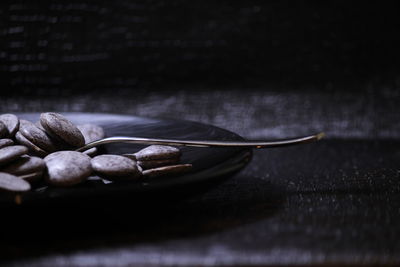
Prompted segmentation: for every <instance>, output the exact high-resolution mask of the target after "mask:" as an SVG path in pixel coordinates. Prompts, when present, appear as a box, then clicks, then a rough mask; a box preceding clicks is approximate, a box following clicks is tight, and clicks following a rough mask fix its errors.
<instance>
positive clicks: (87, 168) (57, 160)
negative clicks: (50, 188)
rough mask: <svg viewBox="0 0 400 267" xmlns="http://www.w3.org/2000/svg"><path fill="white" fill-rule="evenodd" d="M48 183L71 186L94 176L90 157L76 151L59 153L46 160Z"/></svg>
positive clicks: (47, 157)
mask: <svg viewBox="0 0 400 267" xmlns="http://www.w3.org/2000/svg"><path fill="white" fill-rule="evenodd" d="M44 161H45V163H46V166H47V177H46V178H47V181H48V183H49V184H51V185H56V186H69V185H74V184H78V183H81V182H83V181H85V180H86V179H87V178H88V177H89V176H90V175H91V174H92V166H91V164H90V157H89V156H87V155H85V154H83V153H80V152H76V151H59V152H55V153H52V154H50V155H48V156H46V157H45V158H44Z"/></svg>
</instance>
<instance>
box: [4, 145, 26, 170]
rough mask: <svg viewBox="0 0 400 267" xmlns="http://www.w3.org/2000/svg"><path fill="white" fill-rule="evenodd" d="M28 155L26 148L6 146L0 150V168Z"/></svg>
mask: <svg viewBox="0 0 400 267" xmlns="http://www.w3.org/2000/svg"><path fill="white" fill-rule="evenodd" d="M26 153H28V148H27V147H26V146H6V147H3V148H1V149H0V166H4V165H6V164H8V163H10V162H12V161H14V160H16V159H18V158H19V157H20V156H22V155H24V154H26Z"/></svg>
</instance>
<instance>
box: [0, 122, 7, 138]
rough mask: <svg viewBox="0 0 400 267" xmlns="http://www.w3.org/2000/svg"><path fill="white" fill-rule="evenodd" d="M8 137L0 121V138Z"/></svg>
mask: <svg viewBox="0 0 400 267" xmlns="http://www.w3.org/2000/svg"><path fill="white" fill-rule="evenodd" d="M7 136H8V130H7V126H6V125H5V124H4V123H3V122H1V121H0V138H3V137H7Z"/></svg>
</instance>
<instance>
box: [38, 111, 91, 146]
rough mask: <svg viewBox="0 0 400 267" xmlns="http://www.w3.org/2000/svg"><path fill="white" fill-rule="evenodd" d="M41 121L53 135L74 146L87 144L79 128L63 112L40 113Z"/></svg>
mask: <svg viewBox="0 0 400 267" xmlns="http://www.w3.org/2000/svg"><path fill="white" fill-rule="evenodd" d="M40 123H41V124H42V126H43V128H44V129H45V130H46V132H48V133H49V134H50V135H52V136H57V137H58V138H60V139H61V140H63V141H64V142H65V143H67V144H69V145H71V146H73V147H81V146H84V145H85V139H84V137H83V135H82V133H81V131H79V129H78V128H77V127H76V126H75V125H74V124H73V123H72V122H70V121H69V120H67V119H66V118H65V117H64V116H62V115H61V114H57V113H53V112H48V113H42V114H41V115H40Z"/></svg>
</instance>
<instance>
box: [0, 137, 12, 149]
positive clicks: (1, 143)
mask: <svg viewBox="0 0 400 267" xmlns="http://www.w3.org/2000/svg"><path fill="white" fill-rule="evenodd" d="M13 144H14V141H13V140H11V139H0V148H3V147H6V146H12V145H13Z"/></svg>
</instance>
